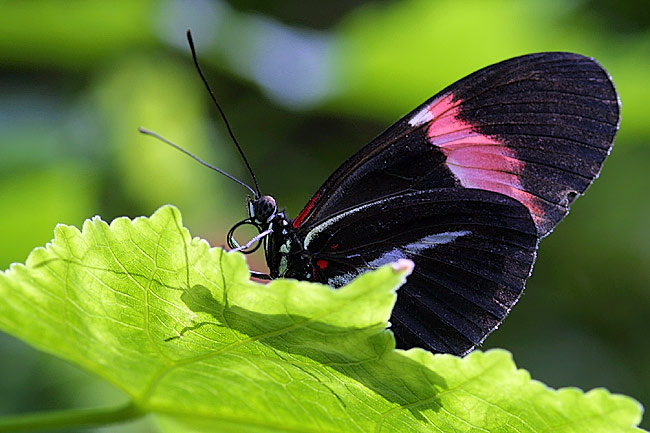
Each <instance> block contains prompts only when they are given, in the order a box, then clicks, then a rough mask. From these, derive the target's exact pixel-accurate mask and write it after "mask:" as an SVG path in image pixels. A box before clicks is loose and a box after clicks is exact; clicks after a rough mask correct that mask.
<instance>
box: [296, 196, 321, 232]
mask: <svg viewBox="0 0 650 433" xmlns="http://www.w3.org/2000/svg"><path fill="white" fill-rule="evenodd" d="M319 195H320V193H318V192H317V193H316V194H314V196H313V197H312V198H311V200H309V203H307V206H305V208H304V209H303V210H301V211H300V213H299V214H298V216H297V217H296V219H295V220H293V228H296V229H297V228H298V227H300V226H301V225H302V223H303V221H304V220H305V218H307V215H309V212H311V210H312V208H313V207H314V203H316V200H317V199H318V196H319Z"/></svg>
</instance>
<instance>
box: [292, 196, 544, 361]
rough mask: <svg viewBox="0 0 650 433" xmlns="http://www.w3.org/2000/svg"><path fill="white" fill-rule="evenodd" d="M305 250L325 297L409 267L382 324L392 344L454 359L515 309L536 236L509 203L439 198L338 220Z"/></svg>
mask: <svg viewBox="0 0 650 433" xmlns="http://www.w3.org/2000/svg"><path fill="white" fill-rule="evenodd" d="M304 242H305V245H304V246H305V248H306V250H307V251H309V252H310V253H311V254H313V255H314V259H315V269H314V272H315V275H316V279H317V280H319V281H323V282H326V283H328V284H329V285H331V286H334V287H339V286H341V285H343V284H345V283H347V282H349V281H350V280H351V279H352V278H354V277H355V276H357V275H358V274H360V273H362V272H365V271H366V270H369V269H374V268H377V267H379V266H382V265H384V264H387V263H390V262H394V261H396V260H397V259H399V258H409V259H411V260H413V261H414V263H415V268H414V272H413V274H412V275H411V276H410V277H409V278H408V280H407V283H406V284H405V285H404V286H403V287H402V288H400V290H399V292H398V298H397V304H396V306H395V309H394V311H393V315H392V317H391V323H392V325H393V326H392V329H393V332H394V333H395V335H396V337H397V340H398V344H399V345H400V347H412V346H419V347H425V348H427V349H429V350H433V351H437V352H451V353H456V354H462V353H466V352H467V351H469V350H470V349H471V348H473V347H474V346H475V345H476V344H478V343H480V342H481V341H483V339H484V338H485V337H486V336H487V334H488V333H489V332H491V331H492V330H493V329H494V328H495V327H496V326H497V325H498V324H499V323H500V322H501V321H502V320H503V319H504V318H505V316H506V314H507V313H508V312H509V311H510V308H512V306H513V305H514V303H515V302H516V301H517V299H519V296H520V294H521V292H522V290H523V288H524V284H525V281H526V278H527V277H528V275H529V274H530V270H531V267H532V264H533V261H534V257H535V249H536V246H537V233H536V228H535V225H534V223H533V221H532V218H531V216H530V214H529V212H528V210H527V209H526V208H525V207H524V206H523V205H521V203H519V202H517V201H516V200H514V199H512V198H510V197H507V196H504V195H500V194H496V193H493V192H491V191H484V190H478V189H460V190H454V189H450V188H443V189H434V190H426V191H417V192H410V193H405V194H400V195H396V196H392V197H388V198H384V199H380V200H378V201H376V202H372V203H367V204H365V205H363V206H360V207H358V208H355V209H353V210H350V211H348V212H347V213H343V214H338V215H336V216H333V217H332V218H330V219H328V220H325V221H323V222H322V223H321V224H319V225H318V226H316V227H313V228H312V230H311V231H310V232H309V234H308V235H307V237H306V238H305V241H304ZM286 276H289V277H292V276H293V277H296V275H286Z"/></svg>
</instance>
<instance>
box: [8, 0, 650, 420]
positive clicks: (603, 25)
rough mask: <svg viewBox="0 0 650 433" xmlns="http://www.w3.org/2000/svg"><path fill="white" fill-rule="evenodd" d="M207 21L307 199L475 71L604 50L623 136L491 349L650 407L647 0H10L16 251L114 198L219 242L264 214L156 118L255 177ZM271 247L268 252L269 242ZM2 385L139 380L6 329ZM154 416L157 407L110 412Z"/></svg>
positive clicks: (58, 394) (11, 408)
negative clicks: (196, 64)
mask: <svg viewBox="0 0 650 433" xmlns="http://www.w3.org/2000/svg"><path fill="white" fill-rule="evenodd" d="M187 28H192V30H193V34H194V37H195V42H196V45H197V49H198V51H199V55H200V57H201V60H202V62H203V66H204V68H205V70H206V73H207V75H208V78H209V80H210V82H211V83H212V86H213V88H214V91H215V93H216V94H217V95H218V98H219V100H220V102H221V104H222V105H223V107H224V108H225V110H226V112H227V113H228V116H229V118H230V121H231V123H232V126H233V128H234V130H235V133H236V135H237V137H238V139H239V141H240V142H241V143H242V145H243V147H244V148H245V151H246V153H247V155H248V158H249V159H250V162H251V164H252V165H253V167H254V168H255V170H256V173H257V176H258V179H259V180H260V183H261V186H262V189H263V192H265V193H271V194H273V195H274V196H275V197H276V199H278V202H279V203H280V205H281V206H285V207H286V208H287V211H288V214H289V215H293V216H295V215H296V214H297V213H298V212H299V211H300V209H301V208H302V206H303V205H304V204H305V202H306V201H307V199H308V198H309V197H310V196H311V194H312V193H313V192H314V191H315V190H316V188H318V187H319V186H320V184H321V183H322V182H323V181H324V180H325V179H326V177H327V176H328V175H329V173H331V172H332V171H333V170H334V169H335V168H336V167H337V166H338V165H339V164H340V163H341V162H342V161H343V160H344V159H345V158H346V157H348V156H349V155H350V154H351V153H352V152H354V151H355V150H356V149H358V148H360V147H361V146H362V145H364V144H365V143H366V142H368V141H369V140H370V139H371V138H373V136H374V135H376V134H378V133H379V132H380V131H381V130H383V129H384V128H385V127H387V126H389V125H390V124H391V123H392V122H394V121H396V120H397V119H398V118H399V117H401V116H402V115H404V114H405V113H407V112H408V111H410V110H411V109H412V108H414V107H415V106H416V105H418V104H420V103H421V102H422V101H424V100H425V99H427V98H429V97H430V96H431V95H433V94H434V93H436V92H437V91H438V90H440V89H441V88H443V87H444V86H446V85H447V84H450V83H451V82H453V81H455V80H457V79H459V78H461V77H463V76H465V75H466V74H468V73H470V72H473V71H474V70H476V69H478V68H480V67H483V66H486V65H488V64H491V63H494V62H496V61H499V60H503V59H506V58H509V57H512V56H515V55H520V54H525V53H529V52H535V51H551V50H564V51H575V52H579V53H582V54H586V55H589V56H592V57H595V58H597V59H598V60H599V61H600V62H601V63H602V64H603V65H604V66H605V67H606V68H607V69H608V70H609V72H610V74H611V75H612V77H613V78H614V81H615V83H616V85H617V87H618V89H619V92H620V97H621V100H622V103H623V108H622V117H623V120H622V123H621V131H620V134H619V136H618V140H617V142H616V146H615V147H614V150H613V153H612V155H611V157H610V158H609V160H608V162H607V163H606V164H605V167H604V170H603V173H602V175H601V177H600V179H598V181H597V182H596V183H595V184H594V185H593V187H591V188H590V190H589V192H588V194H587V196H586V197H585V198H582V199H580V200H578V201H577V203H576V204H575V205H574V206H573V210H572V212H571V215H570V216H569V217H568V218H567V220H566V221H565V222H563V223H562V224H560V226H559V227H558V228H557V229H556V230H555V232H554V233H553V235H551V236H550V237H549V238H547V239H545V240H544V241H543V242H542V243H541V248H540V252H539V259H538V262H537V265H536V268H535V272H534V274H533V277H532V278H531V279H530V281H529V284H528V288H527V290H526V293H525V296H524V297H523V298H522V300H521V301H520V303H519V304H518V305H517V307H516V308H515V309H514V310H513V312H512V313H511V315H510V317H509V318H508V319H507V320H506V321H505V323H504V324H503V326H501V328H500V329H499V330H498V331H497V332H495V333H494V334H493V335H492V336H491V337H490V338H489V339H488V340H487V342H486V344H485V345H484V348H489V347H503V348H506V349H509V350H510V351H512V353H513V354H514V357H515V361H516V362H517V364H518V365H519V366H520V367H521V368H525V369H527V370H529V371H530V372H531V374H532V376H533V377H534V378H536V379H539V380H542V381H544V382H545V383H547V384H549V385H551V386H554V387H560V386H578V387H581V388H583V389H591V388H593V387H597V386H605V387H607V388H608V389H610V390H612V391H614V392H621V393H625V394H628V395H631V396H633V397H635V398H637V399H638V400H639V401H641V402H642V403H644V404H646V405H648V404H650V386H649V384H650V344H648V338H649V334H650V326H649V325H648V318H649V313H650V216H649V215H650V200H649V198H650V143H649V141H650V121H649V120H648V118H647V108H646V107H647V105H648V101H650V86H649V85H648V80H649V79H650V9H649V8H648V6H647V2H646V1H641V0H638V1H626V2H614V1H608V0H582V1H574V0H568V1H567V0H550V1H549V0H535V1H499V0H466V1H462V2H459V1H454V0H439V1H428V0H406V1H368V2H363V1H349V0H346V1H344V0H330V1H328V2H304V1H301V0H288V1H277V2H276V1H273V2H267V1H253V0H243V1H234V0H233V1H229V2H226V1H208V0H192V1H189V0H188V1H139V2H138V1H127V0H113V1H111V2H106V1H70V0H66V1H55V0H48V1H43V0H31V1H28V2H25V1H0V62H1V63H0V209H1V212H0V269H5V268H6V267H8V266H9V264H10V263H12V262H23V261H24V260H25V258H26V256H27V254H28V253H29V251H30V250H31V249H32V248H34V247H35V246H39V245H43V244H45V243H46V242H48V241H49V240H50V239H51V238H52V230H53V228H54V226H55V225H56V224H57V223H66V224H73V225H76V226H80V225H81V224H82V222H83V220H84V219H86V218H90V217H92V216H94V215H100V216H102V218H103V219H105V220H110V219H112V218H115V217H117V216H122V215H127V216H130V217H135V216H139V215H149V214H151V213H152V212H153V211H154V210H156V209H157V208H158V207H159V206H161V205H163V204H166V203H173V204H176V205H177V206H178V207H179V208H180V209H181V211H182V213H183V216H184V218H185V224H186V226H187V227H189V228H190V230H191V231H192V233H193V234H194V235H196V236H201V237H205V238H207V239H208V240H209V241H210V242H211V243H212V244H213V245H222V244H223V243H224V234H225V233H226V231H227V230H228V228H229V227H230V226H231V225H232V224H233V223H234V222H236V221H238V220H239V219H242V218H243V217H245V216H246V209H245V196H246V191H245V190H244V189H243V188H241V187H240V186H238V185H236V184H234V183H232V182H230V181H228V180H227V179H225V178H224V177H221V176H219V175H216V174H214V173H212V172H210V171H209V170H207V169H204V168H202V167H201V166H199V165H198V164H196V163H195V162H193V161H192V160H190V159H189V158H187V157H185V156H183V155H181V154H180V153H178V152H176V151H174V150H172V149H170V148H169V147H168V146H166V145H164V144H162V143H159V142H156V141H155V140H153V139H151V138H149V137H145V136H142V135H140V134H138V133H137V131H136V129H137V127H138V126H146V127H148V128H151V129H154V130H156V131H157V132H160V133H161V134H163V135H165V136H166V137H168V138H170V139H172V140H174V141H175V142H177V143H178V144H181V145H183V146H185V147H186V148H187V149H189V150H190V151H192V152H195V153H196V154H198V155H200V156H201V157H202V158H204V159H206V160H208V161H210V162H212V163H213V164H215V165H217V166H219V167H220V168H223V169H225V170H226V171H229V172H230V173H232V174H235V175H237V176H239V177H240V178H242V179H244V180H245V181H248V180H249V178H248V177H247V173H246V171H245V169H244V167H243V164H242V163H241V161H240V159H239V157H238V155H237V154H236V151H235V149H234V148H233V146H232V144H231V143H230V141H229V139H228V137H227V134H226V132H225V128H224V126H223V124H222V123H221V121H220V120H219V119H218V117H217V115H216V111H215V109H214V108H213V107H212V106H211V103H210V100H209V98H208V95H207V94H206V93H205V91H204V89H203V88H202V84H201V82H200V80H199V78H198V76H197V74H196V73H195V71H194V69H193V66H192V63H191V60H190V57H189V50H188V49H187V46H186V43H185V39H184V37H185V34H184V33H185V29H187ZM250 260H251V266H252V267H253V268H254V269H259V270H262V269H263V268H264V264H263V257H262V256H261V254H260V255H259V256H257V257H250ZM0 302H1V301H0ZM25 326H29V324H25ZM0 390H1V392H0V415H2V414H15V413H19V412H24V411H35V410H48V409H62V408H68V407H77V406H83V407H86V406H89V405H95V404H103V403H106V402H115V401H116V400H120V399H123V398H124V396H122V395H120V394H119V392H117V391H115V390H113V389H111V388H109V387H108V386H106V385H103V384H102V383H100V382H99V381H97V380H95V378H94V377H91V376H89V375H88V374H86V373H84V372H81V371H79V370H78V369H76V368H74V367H72V366H70V365H68V364H66V363H65V362H62V361H59V360H57V359H53V358H52V357H50V356H47V355H44V354H41V353H38V352H36V351H35V350H33V349H31V348H29V347H27V346H26V345H24V344H23V343H21V342H19V341H17V340H15V339H12V338H10V337H8V336H5V335H0ZM644 426H645V428H646V429H647V428H650V422H649V421H647V420H646V421H645V424H644ZM154 430H155V427H154V426H153V424H152V423H150V421H147V420H145V421H140V422H138V423H136V424H131V425H128V426H123V427H120V428H117V429H116V428H115V427H111V428H109V429H104V430H103V431H140V432H147V431H154Z"/></svg>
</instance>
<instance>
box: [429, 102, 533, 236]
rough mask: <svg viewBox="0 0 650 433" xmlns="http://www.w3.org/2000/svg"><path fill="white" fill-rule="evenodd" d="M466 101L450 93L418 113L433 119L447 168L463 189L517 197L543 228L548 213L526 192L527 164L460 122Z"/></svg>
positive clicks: (434, 139) (433, 134)
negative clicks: (523, 172)
mask: <svg viewBox="0 0 650 433" xmlns="http://www.w3.org/2000/svg"><path fill="white" fill-rule="evenodd" d="M462 102H463V101H462V100H456V101H453V94H448V95H446V96H443V97H440V98H438V99H436V100H435V101H433V102H432V103H431V105H429V107H428V108H427V109H428V113H429V114H426V112H424V111H422V112H420V113H418V116H420V118H428V117H431V121H430V122H429V125H428V130H427V136H428V137H429V142H430V143H431V144H433V145H435V146H437V147H438V148H440V150H442V152H443V153H444V154H445V156H446V157H447V161H446V164H447V167H448V168H449V170H450V171H451V172H452V173H453V174H454V176H456V178H457V179H458V180H459V181H460V184H461V185H462V186H464V187H465V188H478V189H484V190H488V191H493V192H498V193H501V194H505V195H507V196H509V197H512V198H514V199H515V200H517V201H519V202H520V203H522V204H523V205H524V206H526V207H527V208H528V210H529V212H530V213H531V216H532V218H533V220H534V221H535V224H536V225H537V227H538V229H539V228H540V227H541V224H542V221H543V220H545V217H544V210H543V208H542V207H541V204H540V201H539V198H538V197H536V196H535V195H533V194H531V193H529V192H528V191H526V190H525V189H524V187H523V186H522V184H521V181H520V178H519V174H520V173H521V172H522V171H523V169H524V167H525V166H526V163H525V162H523V161H521V160H519V159H518V158H517V154H516V152H515V151H514V150H512V149H510V148H509V147H508V146H506V144H505V143H503V142H501V141H499V140H497V139H496V138H493V137H489V136H486V135H483V134H481V133H479V132H477V131H476V130H475V129H474V127H473V126H472V124H471V123H469V122H466V121H464V120H462V119H459V114H460V111H459V106H460V104H462Z"/></svg>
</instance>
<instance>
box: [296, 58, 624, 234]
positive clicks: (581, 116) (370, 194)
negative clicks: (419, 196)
mask: <svg viewBox="0 0 650 433" xmlns="http://www.w3.org/2000/svg"><path fill="white" fill-rule="evenodd" d="M618 120H619V104H618V97H617V95H616V91H615V89H614V86H613V84H612V82H611V80H610V78H609V76H608V75H607V72H606V71H605V70H604V69H603V68H602V67H601V66H600V65H599V64H598V63H597V62H596V61H595V60H593V59H590V58H587V57H584V56H581V55H579V54H573V53H540V54H531V55H527V56H522V57H516V58H514V59H510V60H506V61H504V62H501V63H497V64H495V65H492V66H488V67H487V68H484V69H481V70H480V71H477V72H475V73H473V74H471V75H469V76H468V77H466V78H464V79H462V80H460V81H458V82H456V83H454V84H452V85H451V86H449V87H448V88H446V89H445V90H443V91H442V92H440V93H439V94H437V95H436V96H434V97H433V98H431V99H429V100H428V101H426V102H425V103H424V104H422V105H420V106H419V107H418V108H416V109H415V110H414V111H413V112H411V113H409V114H408V115H406V116H405V117H404V118H402V119H401V120H400V121H398V122H397V123H396V124H395V125H393V126H391V127H390V128H388V129H387V130H386V131H385V132H384V133H382V134H381V135H379V136H378V137H377V138H375V139H374V140H373V141H372V142H371V143H370V144H368V145H367V146H365V147H364V148H363V149H361V150H360V151H359V152H358V153H357V154H355V155H354V156H352V157H351V158H350V159H348V160H347V161H346V162H345V163H344V164H343V165H342V166H341V167H340V168H339V169H338V170H336V171H335V172H334V173H333V174H332V176H330V178H329V179H328V180H327V181H326V182H325V184H324V185H323V186H322V187H321V188H320V189H319V191H318V192H317V193H316V195H315V196H314V197H315V199H312V202H311V203H310V204H311V206H310V207H309V211H308V212H303V213H302V214H301V218H300V219H297V221H298V223H299V224H295V225H296V226H297V227H299V226H301V225H305V224H308V225H309V224H316V223H317V222H318V221H319V220H321V219H326V218H328V217H329V216H330V215H333V214H335V213H337V212H339V211H342V210H345V209H347V208H349V207H354V206H356V205H357V204H359V203H364V202H367V201H372V200H374V199H377V198H380V197H383V196H387V195H391V194H395V193H400V192H402V191H408V190H426V189H431V188H440V187H465V188H479V189H487V190H490V191H494V192H498V193H501V194H505V195H508V196H510V197H513V198H515V199H516V200H518V201H520V202H521V203H522V204H524V205H526V206H527V207H528V209H529V210H530V212H531V214H532V215H533V218H534V220H535V222H536V225H537V228H538V232H539V234H540V235H541V236H543V235H546V234H547V233H548V232H549V231H550V230H551V229H552V228H553V227H554V226H555V224H557V223H558V222H559V221H560V220H561V219H562V218H563V217H564V216H565V215H566V214H567V212H568V206H569V204H570V202H571V201H572V200H573V199H574V198H575V196H576V195H577V194H581V193H583V192H584V191H585V189H586V188H587V187H588V186H589V184H590V183H591V182H592V181H593V179H594V178H595V177H596V176H597V175H598V173H599V172H600V168H601V166H602V163H603V161H604V160H605V157H606V156H607V155H608V153H609V150H610V149H611V145H612V143H613V140H614V136H615V134H616V131H617V128H618ZM306 210H307V209H306Z"/></svg>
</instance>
